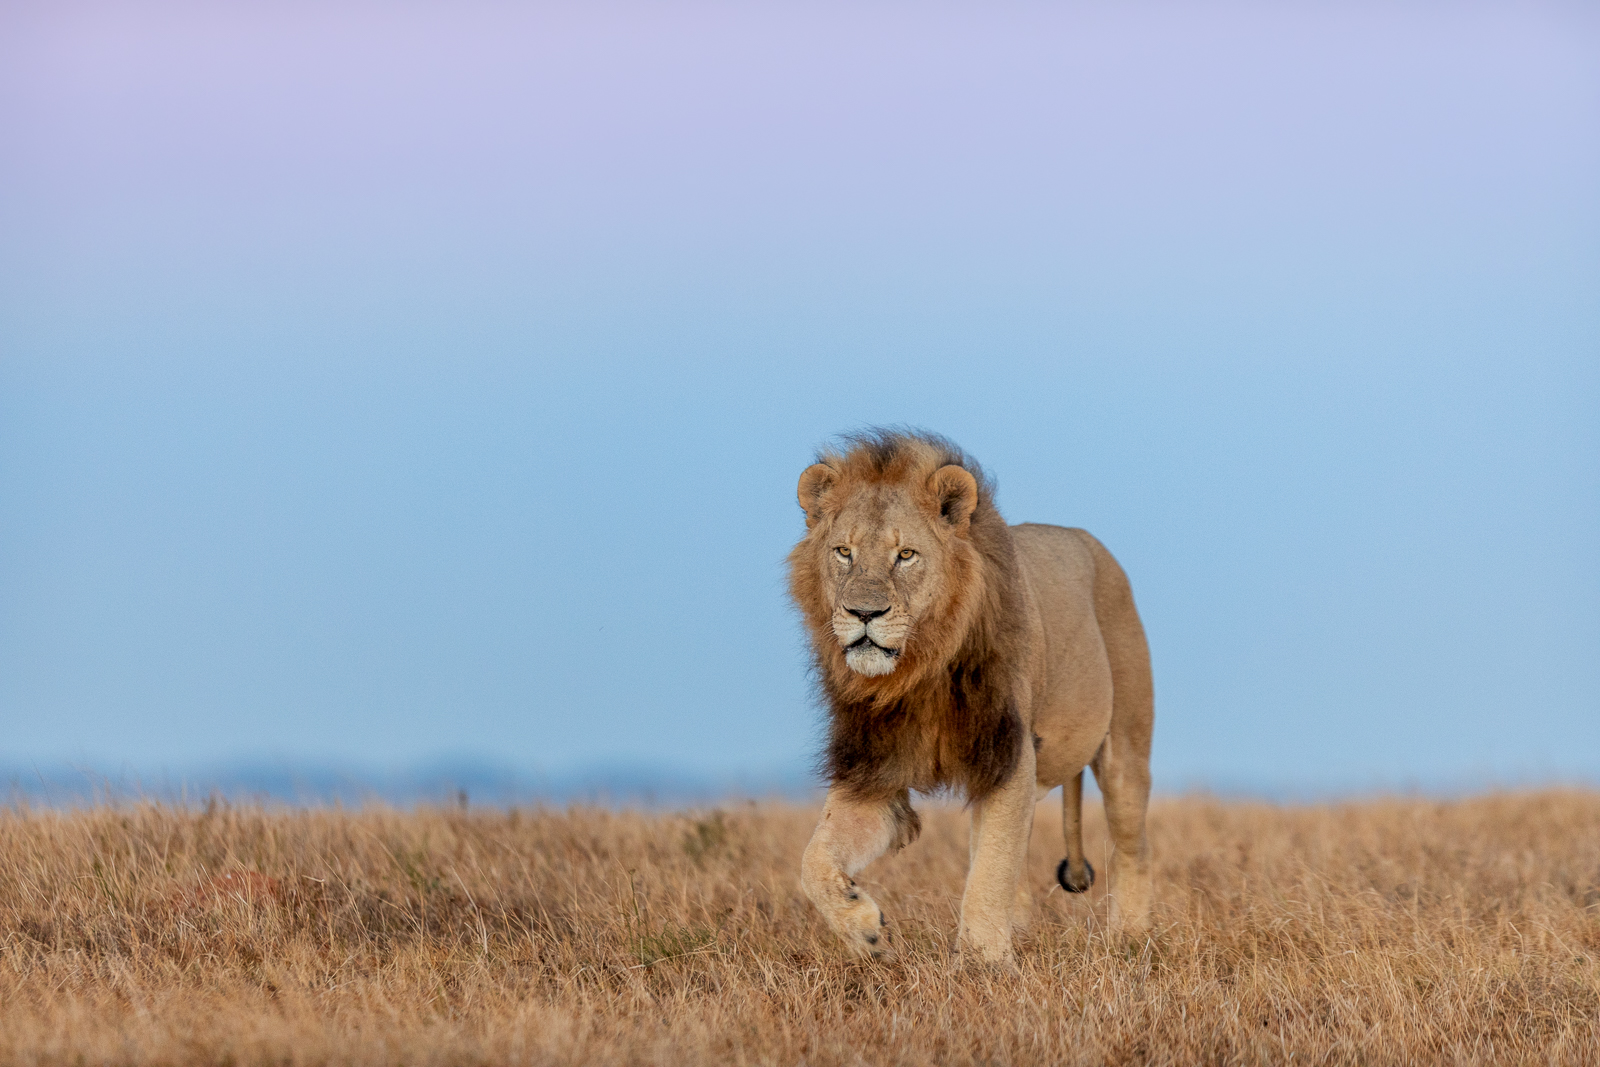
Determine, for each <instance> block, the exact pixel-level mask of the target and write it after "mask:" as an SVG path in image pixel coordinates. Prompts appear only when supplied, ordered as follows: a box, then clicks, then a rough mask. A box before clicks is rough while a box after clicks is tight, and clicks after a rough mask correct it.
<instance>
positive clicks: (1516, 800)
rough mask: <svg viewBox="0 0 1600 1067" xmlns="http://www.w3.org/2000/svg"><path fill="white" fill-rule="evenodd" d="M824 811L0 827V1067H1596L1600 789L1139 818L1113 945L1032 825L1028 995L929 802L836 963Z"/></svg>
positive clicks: (1202, 809)
mask: <svg viewBox="0 0 1600 1067" xmlns="http://www.w3.org/2000/svg"><path fill="white" fill-rule="evenodd" d="M814 815H815V813H814V812H812V811H809V810H805V809H803V808H798V807H790V806H782V805H730V806H728V807H726V808H725V809H723V810H721V811H716V812H698V813H686V814H641V813H615V812H607V811H601V810H582V809H580V810H572V811H534V810H524V811H512V812H505V811H488V810H485V811H477V810H473V811H465V810H454V809H451V810H427V811H419V812H401V811H395V810H387V809H376V810H363V811H338V810H309V811H295V810H263V809H260V808H252V807H236V806H229V805H221V804H214V805H210V806H207V807H205V808H204V809H194V810H183V809H173V808H170V807H162V806H157V805H127V806H120V807H101V808H96V809H90V810H82V811H74V812H58V811H28V810H25V809H12V810H10V811H7V812H3V813H0V1061H4V1062H7V1063H20V1064H33V1063H39V1064H47V1063H48V1064H56V1063H74V1064H77V1063H127V1064H173V1065H179V1064H202V1063H205V1064H213V1063H228V1064H235V1065H245V1064H266V1063H272V1064H320V1063H359V1064H396V1063H407V1064H446V1063H449V1064H455V1063H463V1064H523V1063H531V1064H544V1063H586V1064H613V1063H615V1064H622V1063H627V1064H679V1063H751V1064H784V1065H791V1064H801V1063H804V1064H808V1065H813V1067H815V1065H821V1064H857V1063H873V1064H876V1063H894V1064H926V1063H992V1064H1013V1063H1015V1064H1024V1063H1027V1064H1033V1063H1039V1064H1044V1063H1048V1064H1075V1063H1084V1064H1098V1063H1113V1064H1124V1063H1184V1064H1188V1063H1273V1064H1279V1063H1287V1062H1290V1061H1293V1062H1296V1063H1596V1062H1600V794H1596V793H1592V792H1580V791H1553V792H1540V793H1525V794H1506V795H1493V796H1485V797H1480V798H1476V799H1469V800H1463V801H1456V802H1448V803H1444V802H1435V801H1430V800H1422V799H1391V800H1373V801H1366V802H1361V803H1348V804H1339V805H1330V806H1313V807H1274V806H1270V805H1263V804H1249V803H1225V802H1220V801H1215V800H1210V799H1204V798H1184V799H1172V800H1162V801H1158V802H1157V803H1156V804H1155V805H1154V806H1153V809H1152V813H1151V830H1152V842H1153V846H1154V849H1155V854H1156V857H1157V860H1158V868H1157V892H1158V899H1159V904H1158V912H1157V929H1156V931H1155V933H1154V935H1153V936H1152V937H1151V938H1150V939H1149V940H1147V941H1144V942H1141V943H1138V944H1126V945H1125V944H1118V943H1116V942H1115V941H1113V940H1111V939H1109V938H1108V937H1106V936H1105V934H1104V931H1103V930H1102V928H1101V926H1100V925H1099V923H1098V919H1097V916H1098V914H1099V910H1098V909H1099V908H1100V907H1101V906H1102V905H1101V901H1100V893H1101V890H1103V888H1104V887H1103V884H1102V885H1101V886H1097V887H1096V889H1095V891H1094V892H1092V893H1090V894H1088V895H1087V898H1084V897H1073V896H1069V895H1067V894H1064V893H1062V892H1061V891H1060V890H1059V889H1058V890H1054V891H1052V892H1049V893H1045V892H1044V890H1045V888H1046V887H1047V886H1048V885H1050V884H1051V870H1052V868H1053V865H1054V863H1055V861H1056V859H1057V858H1058V857H1059V855H1060V853H1061V848H1060V843H1059V836H1058V835H1059V828H1060V820H1059V815H1058V814H1056V813H1055V812H1053V811H1052V810H1051V809H1050V807H1049V806H1048V805H1047V806H1043V807H1041V809H1040V817H1039V819H1038V825H1037V827H1036V830H1035V839H1034V845H1033V852H1032V857H1031V869H1030V872H1029V875H1028V877H1029V878H1030V879H1031V880H1032V882H1033V884H1034V885H1035V886H1036V887H1037V888H1038V890H1039V894H1038V896H1037V899H1036V903H1035V907H1034V914H1033V916H1032V919H1033V929H1032V932H1031V933H1030V934H1029V935H1027V936H1026V937H1023V938H1021V939H1020V940H1019V959H1020V967H1021V973H1020V974H1017V975H1006V974H995V973H988V972H981V971H978V972H974V971H958V970H956V969H954V968H952V967H951V966H950V963H949V955H948V954H949V949H950V943H951V939H952V938H953V936H954V931H955V922H956V906H957V901H958V899H959V894H960V891H961V881H962V876H963V867H964V862H965V858H966V830H965V821H964V819H963V817H962V815H961V813H960V812H959V811H957V810H954V809H949V808H945V809H941V808H931V809H929V810H927V811H926V813H925V817H926V829H925V832H924V834H923V837H922V839H921V840H920V841H919V842H917V843H916V844H915V845H913V846H911V847H910V848H909V849H907V850H906V851H905V852H904V853H902V854H901V855H900V856H898V857H896V858H894V859H892V860H888V861H885V862H882V863H880V864H879V865H877V866H875V867H873V868H870V869H869V870H868V871H867V872H866V874H865V876H864V877H863V879H862V881H863V882H864V883H865V884H866V885H868V886H869V887H870V888H871V890H872V892H873V893H874V894H875V895H876V896H877V897H878V899H879V900H880V901H882V902H884V903H885V905H886V907H887V908H888V909H889V910H890V912H891V919H892V922H893V929H894V933H895V936H896V939H897V943H898V945H899V955H898V957H897V958H896V959H894V960H892V961H890V962H887V963H863V962H855V961H850V960H846V959H844V958H843V957H842V956H841V955H840V952H839V951H838V949H837V948H836V947H835V946H834V945H833V944H832V943H831V942H830V941H829V939H828V935H827V934H826V932H825V931H824V930H822V929H821V926H820V923H819V922H818V921H817V919H816V917H815V916H814V915H813V913H812V912H811V910H810V908H809V905H808V904H807V903H806V901H805V900H804V898H803V897H802V896H801V895H800V892H799V889H798V887H797V884H796V868H797V863H798V858H799V854H800V850H801V848H802V847H803V845H804V843H805V840H806V837H807V835H808V834H809V831H810V828H811V823H812V820H813V818H814ZM1100 825H1101V824H1100V822H1099V819H1098V816H1097V815H1092V816H1091V818H1090V820H1089V831H1090V856H1091V859H1092V860H1093V861H1094V862H1096V865H1097V866H1099V867H1100V868H1101V869H1102V870H1104V852H1105V843H1104V838H1103V835H1102V834H1101V833H1100V830H1099V827H1100Z"/></svg>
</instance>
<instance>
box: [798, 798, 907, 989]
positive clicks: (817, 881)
mask: <svg viewBox="0 0 1600 1067" xmlns="http://www.w3.org/2000/svg"><path fill="white" fill-rule="evenodd" d="M920 829H921V822H920V820H919V819H918V818H917V814H916V812H914V811H912V810H911V801H910V797H909V795H908V794H907V793H905V792H904V791H902V792H901V793H900V794H899V795H898V796H896V797H892V798H890V799H888V800H863V799H860V798H858V797H855V796H852V795H851V794H850V793H849V792H848V791H847V790H844V789H840V788H837V787H835V788H833V789H830V790H829V791H828V799H827V801H826V803H824V804H823V806H822V819H821V820H820V821H819V822H818V823H817V828H816V830H815V831H814V832H813V833H812V835H811V842H810V844H808V845H806V851H805V856H804V857H803V858H802V859H801V861H800V888H801V889H803V890H805V894H806V896H807V897H810V898H811V903H813V904H815V905H816V906H817V910H818V911H820V912H822V917H823V919H825V920H826V921H827V923H828V925H829V926H830V927H832V929H833V932H834V933H836V934H838V935H839V936H840V937H842V938H844V942H845V944H846V945H848V946H849V947H850V950H851V951H852V952H854V953H856V954H857V955H861V956H872V957H882V956H886V955H888V953H889V930H888V920H887V919H885V918H884V915H883V909H882V908H880V907H878V903H877V901H875V900H873V899H872V898H871V897H870V896H868V895H867V893H866V891H865V890H863V889H861V888H860V887H859V886H857V885H856V883H855V875H856V873H857V872H859V871H860V870H861V869H862V868H863V867H865V866H866V865H867V864H869V863H871V862H872V861H873V860H875V859H877V858H878V857H879V856H881V855H883V854H884V853H885V852H888V851H890V850H896V851H898V850H899V849H901V848H904V847H905V846H906V845H908V844H910V843H911V842H912V841H913V840H915V838H916V836H917V832H918V830H920Z"/></svg>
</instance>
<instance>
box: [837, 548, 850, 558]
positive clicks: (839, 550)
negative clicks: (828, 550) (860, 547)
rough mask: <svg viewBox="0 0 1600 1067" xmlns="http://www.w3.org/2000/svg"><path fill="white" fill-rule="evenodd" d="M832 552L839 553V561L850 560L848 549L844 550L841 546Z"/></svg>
mask: <svg viewBox="0 0 1600 1067" xmlns="http://www.w3.org/2000/svg"><path fill="white" fill-rule="evenodd" d="M834 551H835V552H837V553H839V558H840V559H849V558H850V550H849V549H848V548H844V547H842V546H841V547H839V548H836V549H834Z"/></svg>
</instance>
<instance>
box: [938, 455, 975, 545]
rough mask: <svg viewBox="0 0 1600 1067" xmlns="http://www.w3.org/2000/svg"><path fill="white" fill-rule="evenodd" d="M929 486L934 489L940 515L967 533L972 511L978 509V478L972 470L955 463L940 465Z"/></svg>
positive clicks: (957, 529)
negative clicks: (973, 474)
mask: <svg viewBox="0 0 1600 1067" xmlns="http://www.w3.org/2000/svg"><path fill="white" fill-rule="evenodd" d="M928 488H929V489H930V490H932V491H933V499H934V502H935V503H936V504H937V505H938V508H939V517H940V518H942V519H944V521H945V522H948V523H949V524H950V525H951V526H953V527H955V529H956V532H957V533H960V534H965V533H966V532H967V525H968V524H969V523H970V522H971V521H972V513H973V512H974V511H976V510H977V509H978V480H977V479H976V478H974V477H973V476H972V472H971V471H969V470H967V469H966V468H965V467H958V466H956V465H955V464H954V463H952V464H950V465H949V466H945V467H940V468H939V469H938V470H936V471H934V472H933V474H932V475H931V476H930V477H929V478H928Z"/></svg>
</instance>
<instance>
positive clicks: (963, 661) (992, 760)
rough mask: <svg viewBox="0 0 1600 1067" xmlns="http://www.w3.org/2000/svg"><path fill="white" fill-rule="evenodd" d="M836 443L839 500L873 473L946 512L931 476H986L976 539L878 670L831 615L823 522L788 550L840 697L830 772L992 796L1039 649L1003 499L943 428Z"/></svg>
mask: <svg viewBox="0 0 1600 1067" xmlns="http://www.w3.org/2000/svg"><path fill="white" fill-rule="evenodd" d="M843 444H844V446H845V447H844V448H843V450H842V451H840V450H824V451H822V452H821V453H819V455H818V456H817V462H819V463H824V464H827V465H828V466H829V467H831V468H833V469H834V470H835V471H836V472H837V474H838V477H837V478H836V480H835V481H834V483H833V485H832V486H831V488H830V489H829V494H830V495H831V496H833V497H834V498H835V499H837V500H841V501H842V500H844V499H847V498H848V497H849V495H850V494H852V493H854V492H855V491H857V490H859V489H862V488H866V487H870V486H890V487H896V488H900V489H902V490H904V491H905V492H906V493H908V494H909V495H910V496H911V497H912V498H913V499H916V500H920V501H922V502H923V504H924V506H926V507H928V508H929V509H930V510H931V511H933V512H934V513H935V514H938V513H940V512H941V511H942V509H943V507H944V503H943V502H941V501H939V500H937V499H934V498H933V496H932V494H931V492H930V490H929V488H928V486H929V479H930V477H931V475H932V474H933V472H935V471H937V470H938V469H939V468H941V467H943V466H946V465H951V464H953V465H956V466H959V467H961V468H963V469H965V470H966V471H967V472H968V473H970V474H971V475H972V476H973V479H974V480H975V481H976V482H977V485H978V500H977V506H976V508H975V510H974V511H973V514H972V517H971V521H970V526H969V528H968V530H967V532H966V536H965V538H964V539H963V538H960V537H953V538H952V542H953V546H954V548H955V551H953V552H951V553H950V555H949V562H948V563H947V565H946V566H945V567H944V569H943V574H942V576H941V577H942V580H943V585H944V588H943V597H942V598H941V600H940V605H941V606H940V608H938V609H936V610H930V611H929V612H927V613H926V615H927V616H929V617H923V618H918V619H917V620H916V622H915V628H914V630H913V632H912V635H911V637H910V639H909V640H908V641H907V644H906V647H905V650H904V652H903V654H902V657H901V663H900V665H899V666H898V668H897V669H896V670H895V671H893V672H892V673H890V674H886V675H882V676H877V677H868V676H865V675H861V674H858V673H856V672H854V671H852V670H851V669H850V668H849V666H848V665H847V664H846V662H845V658H844V654H843V652H842V650H841V649H840V648H839V643H838V641H837V640H836V639H835V637H834V634H833V630H832V627H831V621H830V616H831V606H830V605H829V604H828V602H827V597H826V594H825V592H824V584H823V575H822V574H821V572H820V568H819V560H820V558H821V557H820V555H819V553H818V552H816V551H814V550H813V549H814V547H815V543H814V540H813V539H814V538H819V537H824V536H826V533H825V531H826V524H825V523H819V524H817V525H816V526H814V527H812V528H811V529H810V530H809V531H808V532H807V536H806V537H805V538H804V539H802V540H801V542H800V543H799V544H798V545H796V546H795V548H794V551H793V552H791V553H790V555H789V591H790V595H791V597H792V598H793V599H794V602H795V604H796V605H797V606H798V607H799V609H800V612H801V615H802V616H803V618H804V621H805V625H806V628H807V630H808V631H809V636H810V638H811V646H812V652H813V655H814V666H815V677H816V681H817V686H818V689H819V691H820V694H821V696H822V699H823V701H824V702H825V703H826V705H827V709H828V720H829V721H828V741H827V746H826V749H825V751H824V753H823V758H822V768H821V769H822V771H823V773H824V774H825V775H826V777H827V778H828V779H829V780H830V781H831V782H832V783H833V784H834V785H836V786H844V787H846V788H849V789H850V790H852V791H853V792H856V793H858V794H861V795H863V796H881V797H893V796H896V795H898V794H899V793H900V792H901V791H902V790H905V789H916V790H918V791H931V790H937V789H946V788H948V789H954V790H958V791H960V792H962V793H964V794H965V795H966V796H967V797H968V799H970V800H982V799H983V798H984V797H986V796H987V795H988V794H989V793H991V792H993V790H994V789H995V788H996V787H998V786H999V785H1000V784H1002V783H1003V782H1005V781H1006V779H1008V778H1009V777H1010V776H1011V774H1012V772H1013V771H1014V770H1015V769H1016V766H1017V761H1018V759H1019V757H1020V746H1021V745H1022V743H1023V736H1022V735H1023V728H1022V718H1021V715H1020V714H1019V712H1018V709H1017V704H1016V699H1015V692H1014V687H1015V685H1016V681H1017V678H1018V677H1019V668H1020V664H1019V662H1018V660H1019V658H1020V657H1021V656H1022V655H1023V654H1024V652H1025V650H1026V648H1027V641H1028V634H1027V629H1026V624H1025V621H1024V616H1023V596H1022V589H1021V575H1020V570H1019V567H1018V564H1017V554H1016V547H1015V545H1014V543H1013V541H1012V537H1011V531H1010V529H1009V528H1008V527H1007V525H1006V522H1005V520H1004V519H1003V518H1001V516H1000V512H999V511H998V510H997V509H996V507H995V504H994V483H993V481H992V480H990V479H989V478H988V477H987V476H986V475H985V474H984V473H983V470H982V468H980V467H979V466H978V464H977V463H976V462H975V461H973V460H972V459H970V458H969V457H968V456H967V455H966V454H965V453H964V452H962V450H961V449H960V448H958V447H956V445H954V444H953V443H952V442H950V441H948V440H946V439H945V438H943V437H940V436H938V435H935V434H929V433H922V432H908V431H901V430H869V431H866V432H863V433H858V434H852V435H849V436H848V437H846V438H844V439H843Z"/></svg>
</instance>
